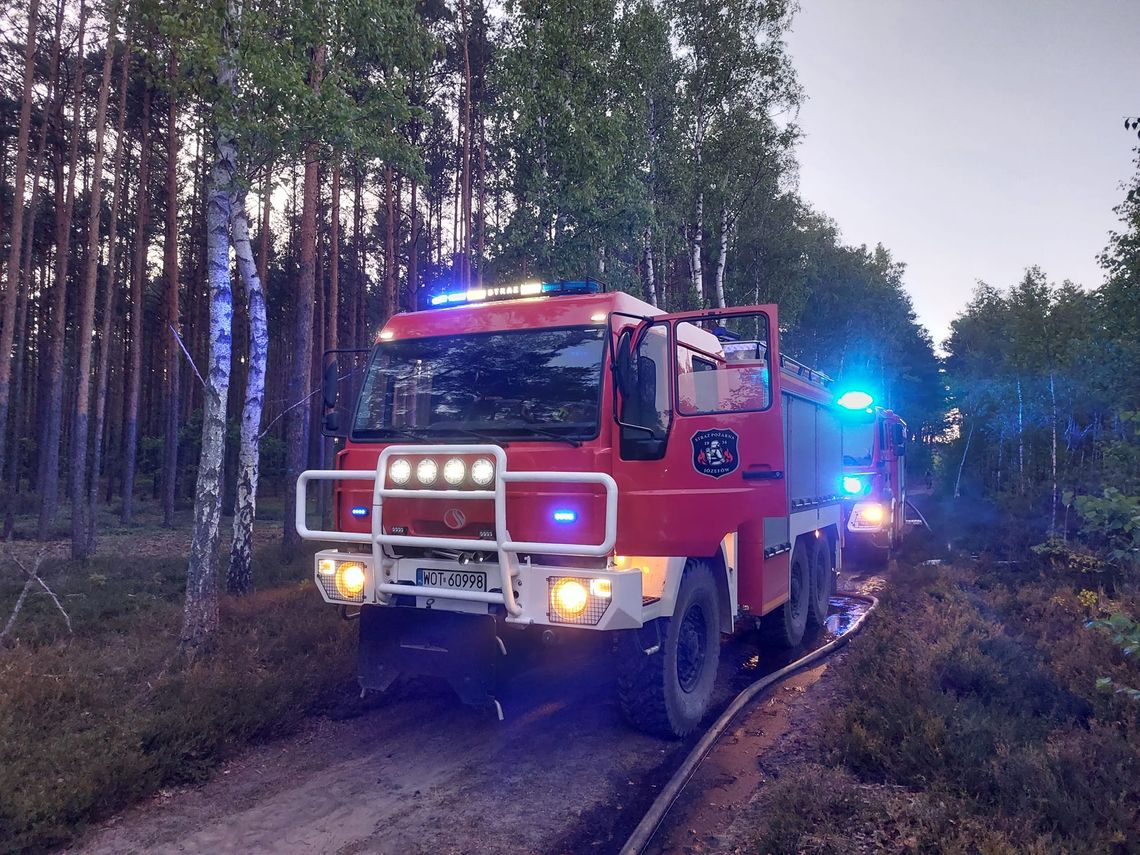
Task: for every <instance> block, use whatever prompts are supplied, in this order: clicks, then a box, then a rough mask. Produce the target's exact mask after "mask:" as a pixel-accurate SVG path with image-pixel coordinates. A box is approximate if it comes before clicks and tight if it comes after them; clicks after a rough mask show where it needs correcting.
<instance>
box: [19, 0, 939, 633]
mask: <svg viewBox="0 0 1140 855" xmlns="http://www.w3.org/2000/svg"><path fill="white" fill-rule="evenodd" d="M792 13H793V4H790V3H783V2H776V3H760V2H732V3H728V4H723V3H708V4H690V3H674V4H671V3H664V4H662V3H652V2H648V0H647V2H640V3H615V2H606V0H602V2H591V3H581V2H562V3H559V2H556V3H531V2H521V3H511V4H507V5H506V6H505V7H503V8H502V9H498V10H497V11H492V9H491V8H490V7H489V6H488V5H487V4H484V3H480V2H454V3H443V2H431V0H428V2H412V0H359V2H352V3H324V2H300V3H275V2H267V3H262V2H230V3H224V4H222V3H208V4H192V3H181V2H174V3H170V2H161V3H159V2H148V1H147V0H133V2H132V0H126V2H124V0H112V2H107V3H103V2H95V0H80V2H65V0H58V2H56V3H54V4H53V3H50V2H48V3H43V2H38V0H32V2H29V3H28V4H26V5H25V4H8V5H7V7H6V9H5V12H4V18H3V20H4V32H5V33H6V38H5V41H4V43H3V50H4V51H5V62H4V68H5V70H6V71H5V77H4V80H3V87H4V88H3V92H4V99H3V102H2V103H0V110H2V116H0V176H2V177H3V180H4V184H3V196H2V199H0V202H2V204H3V210H4V219H5V223H6V224H7V226H8V227H7V228H6V229H5V231H4V240H5V242H6V245H5V246H4V249H5V250H6V258H7V264H6V267H5V268H4V271H5V272H4V280H3V282H4V291H3V315H2V317H0V336H2V338H0V353H3V355H4V357H3V359H0V426H2V430H0V473H2V476H3V480H4V484H5V490H4V495H5V496H6V501H5V507H4V509H3V513H4V524H3V525H4V535H5V537H8V538H12V537H15V538H38V539H41V540H44V539H50V538H54V537H58V536H59V535H60V533H61V528H62V529H63V530H64V531H66V532H68V534H69V536H70V540H71V555H72V556H73V557H74V558H84V557H85V556H87V555H89V554H92V553H93V552H94V551H95V550H96V549H97V536H98V531H97V528H98V526H97V525H96V520H97V519H98V518H99V513H98V507H103V508H112V509H113V512H114V513H115V514H117V516H118V519H119V521H120V522H121V524H122V525H126V526H130V525H132V523H133V522H134V520H135V517H136V515H137V513H138V509H139V507H140V505H144V504H145V505H153V506H157V507H160V508H161V515H162V520H163V523H164V524H165V525H166V526H172V525H173V524H174V519H175V513H176V511H177V510H178V509H180V508H183V509H184V508H187V507H189V506H191V505H192V504H193V503H194V497H195V496H196V495H198V494H200V493H201V492H202V490H204V489H205V490H208V491H210V492H211V493H212V494H216V495H217V499H216V502H217V503H218V504H217V507H216V508H213V507H212V506H213V504H214V501H213V500H212V501H211V503H208V504H210V505H211V510H210V513H209V514H207V516H206V517H204V518H202V520H201V521H202V523H203V524H204V526H205V528H203V529H202V531H203V532H206V533H209V537H208V538H207V540H209V541H210V543H209V545H208V547H207V545H206V544H205V543H204V542H203V544H201V546H202V548H201V549H198V548H197V547H195V551H194V553H193V556H194V557H193V558H192V564H195V566H199V567H204V566H205V563H204V562H206V561H207V560H210V561H212V560H213V559H212V556H213V555H214V553H215V551H216V541H217V538H218V537H219V535H218V534H217V531H218V530H219V529H218V526H219V520H220V518H221V515H222V514H223V513H224V514H225V516H226V517H227V518H229V517H230V516H231V515H232V516H233V519H234V521H235V524H234V528H233V536H232V549H231V550H230V568H229V572H228V574H227V586H228V588H229V590H230V591H231V592H232V593H237V594H241V593H243V592H245V591H248V590H249V587H250V585H251V581H250V546H249V545H250V543H251V540H250V531H251V529H252V526H253V520H254V516H255V508H256V503H257V495H258V493H259V492H260V493H261V495H262V496H263V497H264V498H266V499H270V500H272V499H274V498H275V499H276V500H277V503H278V505H279V504H280V502H281V501H284V502H285V503H286V506H288V504H289V503H290V501H291V497H290V489H291V487H290V486H289V485H291V484H293V483H294V481H295V479H296V476H297V474H298V473H299V472H301V471H302V470H303V469H305V468H307V467H308V466H309V465H310V464H314V465H315V464H316V463H318V462H319V461H321V460H328V459H330V456H331V441H329V440H325V439H324V438H322V436H321V433H320V429H319V428H320V422H319V417H320V413H321V409H320V408H321V406H322V404H321V401H320V400H319V396H315V395H314V394H313V393H314V390H315V388H316V384H317V382H318V380H319V377H320V376H321V368H322V354H323V353H324V351H326V350H332V349H337V348H345V349H352V348H361V347H367V346H368V345H369V343H370V342H371V341H372V340H373V338H374V336H375V333H376V331H377V330H378V329H379V327H380V326H381V325H382V324H383V322H384V320H385V319H386V318H387V317H388V316H390V315H391V314H392V313H393V312H397V311H407V310H414V309H415V308H416V307H417V306H418V305H419V304H420V301H421V300H422V299H423V295H424V294H431V293H436V292H437V291H439V290H441V289H446V288H447V287H449V285H450V284H452V283H456V282H461V283H478V282H484V281H495V282H497V281H512V280H517V279H518V278H519V277H526V276H538V277H548V278H557V277H565V276H570V277H585V276H589V277H594V278H596V279H599V280H601V281H603V282H605V283H606V284H607V286H608V287H613V288H619V289H624V290H628V291H631V292H634V293H636V294H639V295H640V296H642V297H643V298H644V299H646V300H647V301H648V302H650V303H653V304H655V305H660V306H662V307H666V308H669V309H683V308H690V307H696V306H701V305H705V306H724V305H742V304H752V303H757V302H777V303H778V304H779V306H780V311H781V326H782V328H783V331H784V338H785V341H786V342H787V344H786V347H787V348H788V349H789V350H790V351H791V352H792V354H793V355H795V356H797V357H799V358H801V359H803V360H805V361H807V362H809V363H810V364H812V365H813V366H815V367H817V368H820V369H822V370H824V371H827V372H830V373H831V374H832V375H833V376H835V377H836V378H838V379H841V380H850V381H852V382H861V383H867V382H870V383H873V384H874V385H875V386H876V388H878V389H880V390H881V397H882V399H883V400H884V402H885V403H887V404H889V405H893V406H895V407H896V408H898V409H901V410H903V411H905V412H907V413H908V414H909V416H910V418H911V420H912V422H914V423H915V426H916V429H918V430H919V432H920V433H922V434H923V435H924V436H925V437H926V438H927V439H928V440H930V439H932V438H933V436H934V435H935V434H936V433H938V432H939V430H940V426H941V418H942V405H943V397H944V396H943V390H942V389H941V388H940V383H939V380H938V377H939V365H938V362H937V360H936V358H935V355H934V350H933V342H932V341H931V339H930V336H929V334H927V333H926V332H925V330H924V329H923V328H922V327H921V326H920V325H919V324H918V323H917V321H916V319H915V316H914V312H913V310H912V308H911V304H910V300H909V297H908V296H907V294H906V292H905V290H904V287H903V276H904V271H905V267H904V265H903V264H902V263H901V262H899V261H897V260H895V259H894V258H893V257H892V255H891V253H890V251H889V250H888V249H886V248H885V247H882V246H877V247H874V248H873V249H868V248H867V247H853V246H848V245H846V244H844V242H843V240H842V238H841V235H840V232H839V229H838V227H837V226H836V225H835V224H834V223H832V222H831V221H829V220H828V219H827V217H826V216H825V215H824V214H822V213H820V212H818V211H815V210H813V209H812V208H811V207H810V206H809V205H807V204H806V203H805V202H804V201H803V200H802V199H800V198H799V197H798V196H797V193H796V164H795V145H796V140H797V138H798V136H799V129H798V128H797V126H796V124H795V116H796V107H797V105H798V104H799V103H800V102H801V100H802V98H803V97H804V93H803V92H802V91H801V88H800V87H799V85H798V83H797V81H796V76H795V72H794V69H793V68H792V66H791V62H790V59H789V57H788V55H787V52H786V48H785V45H784V41H783V36H784V34H785V33H786V31H787V28H788V27H789V26H790V24H791V20H792ZM231 245H232V248H233V259H232V260H231V259H230V257H229V251H230V246H231ZM837 333H838V334H837ZM204 478H206V481H209V483H206V481H204V480H203V479H204ZM33 509H34V513H29V511H30V510H33ZM227 538H228V534H227ZM282 540H283V547H284V548H285V550H286V552H287V554H288V553H289V552H295V551H296V549H297V548H298V543H297V541H296V536H295V533H294V532H293V530H292V527H291V525H288V524H286V525H285V526H284V527H283V532H282ZM196 543H197V541H196ZM206 575H212V573H208V574H206ZM203 578H205V577H203ZM211 596H212V595H211ZM195 632H197V631H196V630H195Z"/></svg>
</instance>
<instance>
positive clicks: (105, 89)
mask: <svg viewBox="0 0 1140 855" xmlns="http://www.w3.org/2000/svg"><path fill="white" fill-rule="evenodd" d="M117 15H118V8H117V4H112V6H111V8H110V10H109V11H108V15H107V28H108V29H107V45H106V49H105V50H104V51H103V75H102V77H101V78H100V80H99V99H98V102H97V105H96V107H95V156H94V163H93V165H92V168H91V183H90V185H89V186H90V193H89V194H88V199H89V208H88V214H87V255H86V257H85V259H84V266H83V278H82V279H81V280H80V284H79V311H78V312H77V313H76V314H77V321H78V324H77V329H78V334H77V336H76V362H75V422H74V423H73V424H72V427H71V557H72V558H73V559H77V560H85V559H86V558H87V555H88V551H87V546H88V543H87V535H88V532H87V500H88V489H87V476H88V472H87V451H88V448H89V445H90V441H91V429H90V428H91V425H90V419H91V334H92V332H93V331H94V328H95V297H96V290H97V289H96V285H97V284H98V283H97V280H98V276H99V228H100V223H101V221H102V218H103V204H102V202H103V158H104V141H105V139H106V133H105V130H106V124H107V100H108V95H109V94H110V91H111V71H112V69H113V65H114V61H115V21H116V17H117ZM108 272H109V273H110V272H111V271H110V269H109V270H108ZM110 280H111V276H108V281H107V287H108V289H109V288H110V287H111V281H110Z"/></svg>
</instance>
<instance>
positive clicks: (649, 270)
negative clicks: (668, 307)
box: [641, 226, 657, 306]
mask: <svg viewBox="0 0 1140 855" xmlns="http://www.w3.org/2000/svg"><path fill="white" fill-rule="evenodd" d="M641 284H642V287H643V288H644V289H645V302H647V303H648V304H649V305H651V306H656V305H657V283H656V281H655V279H654V275H653V227H652V226H646V227H645V232H644V244H643V246H642V250H641Z"/></svg>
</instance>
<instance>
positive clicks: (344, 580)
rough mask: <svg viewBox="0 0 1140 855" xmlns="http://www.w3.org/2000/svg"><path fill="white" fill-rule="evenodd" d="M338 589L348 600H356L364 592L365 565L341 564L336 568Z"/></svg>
mask: <svg viewBox="0 0 1140 855" xmlns="http://www.w3.org/2000/svg"><path fill="white" fill-rule="evenodd" d="M336 590H337V593H338V594H340V595H341V596H342V597H344V598H345V599H346V600H355V599H356V598H357V597H359V596H360V595H361V593H363V592H364V565H363V564H340V565H338V566H337V568H336Z"/></svg>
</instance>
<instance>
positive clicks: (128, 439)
mask: <svg viewBox="0 0 1140 855" xmlns="http://www.w3.org/2000/svg"><path fill="white" fill-rule="evenodd" d="M151 98H152V90H151V88H150V86H149V85H147V84H146V83H144V84H143V95H142V130H141V135H140V143H139V175H138V178H139V182H138V190H137V191H136V194H135V196H136V199H135V209H136V210H135V244H134V254H133V257H132V259H131V283H130V289H131V307H130V324H129V328H130V342H131V357H130V379H129V381H128V384H127V407H126V410H127V412H126V425H125V426H124V430H123V433H124V435H123V510H122V521H123V525H126V526H129V525H130V524H131V523H132V522H133V521H134V500H135V467H136V464H137V461H138V437H139V393H140V391H141V389H142V351H143V345H142V327H143V300H144V295H143V278H144V276H145V275H146V256H147V249H148V248H149V246H150V239H149V238H150V236H149V231H150V105H151Z"/></svg>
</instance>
